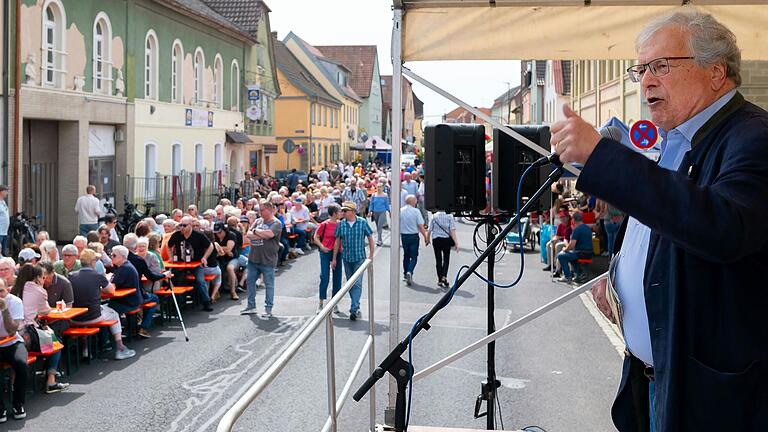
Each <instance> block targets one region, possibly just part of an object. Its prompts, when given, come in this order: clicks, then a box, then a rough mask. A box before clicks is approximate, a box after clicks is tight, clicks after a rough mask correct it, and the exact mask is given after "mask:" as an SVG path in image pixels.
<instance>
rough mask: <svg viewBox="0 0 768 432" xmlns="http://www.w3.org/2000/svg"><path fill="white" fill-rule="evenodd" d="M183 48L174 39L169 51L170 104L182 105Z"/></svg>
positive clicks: (178, 41) (179, 42)
mask: <svg viewBox="0 0 768 432" xmlns="http://www.w3.org/2000/svg"><path fill="white" fill-rule="evenodd" d="M183 71H184V47H183V46H182V45H181V41H180V40H178V39H176V40H175V41H174V42H173V49H172V50H171V102H174V103H184V98H183V96H182V95H183V94H184V91H183V88H184V73H183Z"/></svg>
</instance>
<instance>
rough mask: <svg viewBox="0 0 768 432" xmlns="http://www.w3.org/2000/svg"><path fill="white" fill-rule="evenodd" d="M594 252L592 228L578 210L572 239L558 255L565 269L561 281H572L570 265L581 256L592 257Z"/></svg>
mask: <svg viewBox="0 0 768 432" xmlns="http://www.w3.org/2000/svg"><path fill="white" fill-rule="evenodd" d="M592 254H593V248H592V229H591V228H590V227H589V226H587V225H585V224H584V222H583V220H582V216H581V213H579V212H576V213H574V214H573V233H572V234H571V240H570V241H569V242H568V245H567V246H565V248H564V249H563V250H562V252H560V253H559V254H558V255H557V260H558V261H559V262H560V268H561V269H562V270H563V277H561V278H560V279H558V280H559V281H560V282H571V281H572V280H573V277H572V275H571V269H570V267H569V265H570V264H573V263H575V262H576V260H578V259H579V258H587V257H591V256H592Z"/></svg>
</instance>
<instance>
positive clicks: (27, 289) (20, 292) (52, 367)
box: [11, 264, 69, 394]
mask: <svg viewBox="0 0 768 432" xmlns="http://www.w3.org/2000/svg"><path fill="white" fill-rule="evenodd" d="M11 294H13V295H15V296H16V297H18V298H20V299H21V301H22V303H23V304H24V325H25V326H27V325H34V326H36V325H37V324H36V323H35V321H36V318H37V316H38V315H44V314H47V313H48V312H50V311H51V307H50V306H49V305H48V292H47V291H46V290H45V288H43V269H42V267H40V266H37V265H34V264H24V265H23V266H22V267H21V270H19V276H18V277H17V278H16V282H15V283H14V284H13V289H12V290H11ZM26 333H27V331H26V327H25V328H24V329H22V334H23V335H24V341H25V343H26V344H27V349H28V350H29V351H32V350H31V349H30V346H29V337H28V336H27V335H26ZM60 360H61V350H59V351H56V352H55V353H53V354H50V355H48V356H46V358H45V367H46V371H47V372H48V382H47V385H46V389H45V392H46V393H49V394H50V393H58V392H60V391H62V390H64V389H66V388H67V387H69V384H65V383H57V382H56V371H57V370H58V369H59V361H60Z"/></svg>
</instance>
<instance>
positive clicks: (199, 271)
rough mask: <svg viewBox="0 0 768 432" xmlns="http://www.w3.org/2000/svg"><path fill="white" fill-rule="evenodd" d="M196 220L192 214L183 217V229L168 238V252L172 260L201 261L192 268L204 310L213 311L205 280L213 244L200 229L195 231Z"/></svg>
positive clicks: (181, 226) (180, 225) (181, 224)
mask: <svg viewBox="0 0 768 432" xmlns="http://www.w3.org/2000/svg"><path fill="white" fill-rule="evenodd" d="M194 221H195V219H194V218H192V217H191V216H184V217H183V218H181V223H180V224H179V227H180V228H181V230H179V231H176V232H175V233H173V234H171V237H170V238H169V239H168V254H169V255H170V256H171V260H172V261H187V258H189V261H200V265H199V266H197V267H196V268H195V269H194V270H192V272H193V274H194V275H195V286H196V287H197V291H198V293H199V294H200V298H201V299H202V300H203V310H204V311H206V312H211V311H212V310H213V308H212V307H211V298H210V296H209V295H208V284H207V283H206V282H205V268H204V267H205V266H206V265H207V263H208V257H209V256H211V254H212V253H213V244H211V242H210V240H208V237H206V236H205V234H203V233H201V232H200V231H195V230H194V228H193V225H192V223H193V222H194Z"/></svg>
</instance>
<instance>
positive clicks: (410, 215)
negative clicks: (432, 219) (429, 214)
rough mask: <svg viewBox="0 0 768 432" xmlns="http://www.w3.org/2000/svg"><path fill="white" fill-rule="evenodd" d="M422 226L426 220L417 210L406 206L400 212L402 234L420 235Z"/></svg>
mask: <svg viewBox="0 0 768 432" xmlns="http://www.w3.org/2000/svg"><path fill="white" fill-rule="evenodd" d="M420 225H424V218H423V217H422V216H421V212H420V211H419V210H418V209H417V208H415V207H412V206H409V205H406V206H405V207H403V209H402V210H400V234H418V233H419V226H420Z"/></svg>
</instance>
